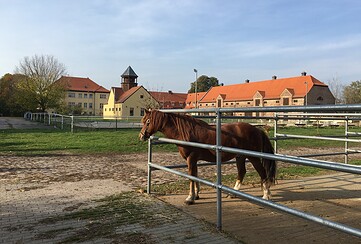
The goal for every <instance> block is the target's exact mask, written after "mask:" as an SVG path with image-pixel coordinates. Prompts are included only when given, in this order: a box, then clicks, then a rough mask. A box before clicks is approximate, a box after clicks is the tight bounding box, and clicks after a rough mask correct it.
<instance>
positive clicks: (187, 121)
mask: <svg viewBox="0 0 361 244" xmlns="http://www.w3.org/2000/svg"><path fill="white" fill-rule="evenodd" d="M152 114H153V116H155V113H152ZM152 120H153V121H157V123H158V124H157V125H156V126H157V127H158V128H159V129H160V128H164V127H165V126H166V124H167V123H168V122H171V124H173V125H174V126H175V128H174V132H175V133H179V136H180V139H181V140H184V141H188V140H190V139H191V137H192V135H194V133H197V132H198V131H199V127H208V126H210V125H209V124H208V123H207V122H205V121H203V120H200V119H196V118H193V117H191V116H189V115H185V114H179V113H157V118H156V119H155V118H152Z"/></svg>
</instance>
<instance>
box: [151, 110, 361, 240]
mask: <svg viewBox="0 0 361 244" xmlns="http://www.w3.org/2000/svg"><path fill="white" fill-rule="evenodd" d="M162 111H163V112H176V113H178V112H182V113H184V112H186V113H192V114H196V113H202V114H207V113H208V114H211V115H210V116H206V117H213V118H215V122H216V128H217V129H216V132H217V138H216V145H209V144H201V143H195V142H186V141H179V140H174V139H167V138H159V137H155V136H152V137H151V138H150V140H149V142H148V187H147V192H148V193H151V174H152V171H153V170H164V171H167V172H170V173H173V174H176V175H179V176H182V177H185V178H188V179H190V180H194V181H196V182H200V183H203V184H205V185H208V186H211V187H213V188H215V189H216V192H217V228H218V229H221V228H222V197H221V193H222V191H223V192H226V193H230V194H233V195H236V196H239V197H242V198H245V199H248V200H250V201H252V202H254V203H256V204H259V205H264V206H267V207H271V208H274V209H276V210H279V211H283V212H286V213H289V214H292V215H295V216H298V217H301V218H303V219H306V220H310V221H313V222H316V223H319V224H322V225H325V226H328V227H331V228H334V229H337V230H340V231H343V232H345V233H348V234H351V235H354V236H357V237H361V230H360V229H357V228H353V227H350V226H346V225H343V224H340V223H337V222H333V221H329V220H326V219H324V218H321V217H318V216H315V215H312V214H308V213H305V212H302V211H299V210H296V209H292V208H289V207H287V206H284V205H281V204H278V203H275V202H272V201H267V200H264V199H262V198H259V197H255V196H253V195H250V194H247V193H244V192H241V191H237V190H234V189H232V188H229V187H227V186H225V185H222V177H221V164H222V163H221V162H222V159H221V152H222V151H225V152H230V153H234V154H243V155H246V156H252V157H259V158H267V159H272V160H277V161H282V162H288V163H293V164H299V165H305V166H312V167H317V168H323V169H329V170H335V171H340V172H347V173H352V174H358V175H361V167H360V166H353V165H348V164H340V163H336V162H330V161H322V160H316V159H308V158H304V157H296V156H289V155H281V154H277V153H275V154H268V153H262V152H255V151H249V150H243V149H236V148H229V147H223V146H222V144H221V129H220V128H221V124H222V118H226V117H229V116H222V113H224V114H230V113H235V112H236V113H240V112H243V113H245V114H249V112H256V113H257V112H275V113H279V112H282V113H286V112H287V113H291V114H290V116H295V117H297V114H294V115H292V113H300V112H306V113H308V114H306V115H303V116H304V117H303V118H307V116H308V118H311V117H312V116H314V117H315V116H316V115H315V114H311V113H317V116H320V115H321V114H320V113H325V112H329V113H330V112H332V116H339V115H340V113H341V112H348V113H349V114H347V116H346V118H345V120H346V122H345V123H346V124H345V127H346V129H345V130H346V131H345V138H332V137H322V138H314V139H324V140H327V139H329V140H341V141H344V142H345V148H346V149H345V152H343V154H345V156H347V155H348V154H350V153H360V152H361V151H360V150H353V151H350V150H349V149H348V143H349V142H357V143H359V142H361V139H350V138H349V137H351V136H352V137H360V136H361V133H359V132H356V133H354V132H353V133H350V132H349V131H348V128H347V127H348V124H347V123H348V120H349V119H350V117H352V118H353V119H356V120H361V117H360V114H356V113H357V112H360V111H361V105H330V106H307V107H303V106H289V107H255V108H215V109H192V110H162ZM276 115H277V114H276ZM328 115H330V114H328ZM298 116H299V114H298ZM267 118H268V119H269V117H267ZM279 118H280V117H279V116H275V117H274V118H273V119H275V138H274V139H275V143H276V144H275V146H276V149H277V140H279V139H281V138H287V137H288V138H290V137H297V136H296V135H286V134H278V133H277V121H278V119H279ZM287 118H288V119H290V117H287ZM298 118H299V117H298ZM302 137H303V136H298V138H302ZM157 143H174V144H178V145H186V146H192V147H199V148H204V149H209V150H214V151H216V155H217V156H216V158H217V162H216V166H217V180H216V182H210V181H208V180H205V179H202V178H198V177H194V176H190V175H187V174H185V173H183V172H180V171H177V170H175V169H174V168H181V167H184V166H185V165H177V166H162V165H158V164H155V163H153V162H152V146H153V145H154V144H157ZM313 156H314V155H313ZM345 162H346V163H347V160H346V159H345ZM198 165H199V164H198ZM202 165H203V166H206V165H214V164H213V163H204V164H202ZM202 165H199V166H202Z"/></svg>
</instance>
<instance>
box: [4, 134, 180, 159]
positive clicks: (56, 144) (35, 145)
mask: <svg viewBox="0 0 361 244" xmlns="http://www.w3.org/2000/svg"><path fill="white" fill-rule="evenodd" d="M138 134H139V129H122V130H117V131H115V130H112V131H110V130H104V131H87V132H77V133H70V132H63V131H60V130H55V131H53V130H2V131H0V138H1V140H0V154H2V155H4V154H12V155H49V154H109V153H119V154H125V153H137V152H146V151H147V147H148V143H147V142H142V141H139V138H138ZM156 150H158V151H175V150H176V147H175V146H174V145H160V146H157V148H156Z"/></svg>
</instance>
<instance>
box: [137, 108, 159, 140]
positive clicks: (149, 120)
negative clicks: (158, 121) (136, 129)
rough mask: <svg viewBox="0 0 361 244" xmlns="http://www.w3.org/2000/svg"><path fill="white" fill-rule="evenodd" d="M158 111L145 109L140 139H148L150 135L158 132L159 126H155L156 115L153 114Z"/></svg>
mask: <svg viewBox="0 0 361 244" xmlns="http://www.w3.org/2000/svg"><path fill="white" fill-rule="evenodd" d="M155 112H156V111H155V110H152V111H148V110H146V111H145V114H144V116H143V118H142V121H141V122H142V123H143V127H142V129H141V130H140V133H139V139H140V140H141V141H146V140H148V139H149V137H150V136H151V135H153V134H154V133H156V132H157V130H158V128H157V127H156V126H155V123H154V122H155V121H154V119H155V118H154V116H152V115H153V114H154V113H155Z"/></svg>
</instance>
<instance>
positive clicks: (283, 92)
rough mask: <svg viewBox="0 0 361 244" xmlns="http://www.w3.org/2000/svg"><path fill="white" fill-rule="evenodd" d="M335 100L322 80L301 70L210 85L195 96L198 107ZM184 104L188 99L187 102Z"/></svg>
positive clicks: (312, 103)
mask: <svg viewBox="0 0 361 244" xmlns="http://www.w3.org/2000/svg"><path fill="white" fill-rule="evenodd" d="M326 104H335V97H334V96H333V95H332V93H331V91H330V89H329V88H328V86H327V85H326V84H324V83H323V82H321V81H319V80H317V79H316V78H314V77H313V76H311V75H307V74H306V73H305V72H303V73H302V74H301V76H297V77H290V78H280V79H279V78H277V77H273V78H272V79H271V80H264V81H257V82H250V81H249V80H246V81H245V83H242V84H235V85H228V86H216V87H212V88H211V89H210V90H209V91H208V92H206V94H205V95H204V96H203V97H202V98H201V99H200V100H199V108H235V107H259V106H261V107H265V106H291V105H293V106H304V105H305V106H307V105H326ZM187 105H188V103H187Z"/></svg>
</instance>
